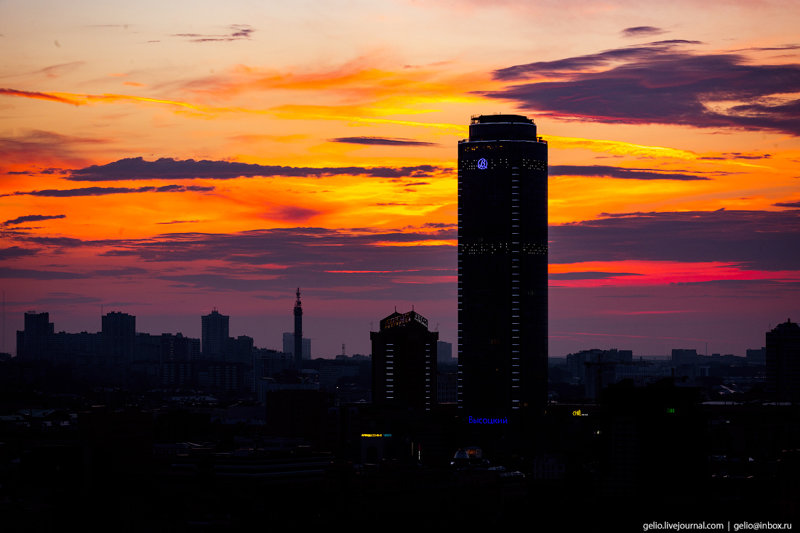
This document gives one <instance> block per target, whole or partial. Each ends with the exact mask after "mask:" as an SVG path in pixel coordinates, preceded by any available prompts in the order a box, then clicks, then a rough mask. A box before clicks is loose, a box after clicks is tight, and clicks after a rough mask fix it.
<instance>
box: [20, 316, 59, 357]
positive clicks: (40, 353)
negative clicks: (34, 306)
mask: <svg viewBox="0 0 800 533" xmlns="http://www.w3.org/2000/svg"><path fill="white" fill-rule="evenodd" d="M53 334H54V326H53V323H52V322H50V314H49V313H37V312H36V311H28V312H26V313H25V329H24V330H23V331H17V357H22V358H31V359H39V358H46V357H49V356H50V353H49V352H50V344H51V343H50V340H51V339H52V337H53Z"/></svg>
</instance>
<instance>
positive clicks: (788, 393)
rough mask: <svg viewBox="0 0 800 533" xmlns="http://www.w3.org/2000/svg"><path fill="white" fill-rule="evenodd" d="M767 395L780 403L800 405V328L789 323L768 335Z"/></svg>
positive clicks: (794, 323)
mask: <svg viewBox="0 0 800 533" xmlns="http://www.w3.org/2000/svg"><path fill="white" fill-rule="evenodd" d="M766 352H767V357H766V359H767V391H768V392H769V393H770V394H771V396H772V398H774V399H775V400H776V401H779V402H792V403H800V325H798V324H797V322H792V321H791V320H787V321H786V322H784V323H783V324H778V325H777V326H775V328H773V329H772V331H768V332H767V347H766Z"/></svg>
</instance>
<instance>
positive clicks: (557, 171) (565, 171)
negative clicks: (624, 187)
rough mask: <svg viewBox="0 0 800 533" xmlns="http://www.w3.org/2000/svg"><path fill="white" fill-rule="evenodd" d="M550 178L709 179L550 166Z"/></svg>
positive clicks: (646, 171)
mask: <svg viewBox="0 0 800 533" xmlns="http://www.w3.org/2000/svg"><path fill="white" fill-rule="evenodd" d="M548 173H549V175H550V176H601V177H610V178H620V179H630V180H682V181H695V180H707V179H709V178H706V177H703V176H697V175H694V174H677V173H669V172H664V171H661V170H654V169H645V168H625V167H612V166H605V165H552V166H550V167H549V169H548Z"/></svg>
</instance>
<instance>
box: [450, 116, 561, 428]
mask: <svg viewBox="0 0 800 533" xmlns="http://www.w3.org/2000/svg"><path fill="white" fill-rule="evenodd" d="M458 365H459V366H458V379H459V381H458V384H459V392H458V399H459V406H460V407H462V408H463V409H465V413H464V414H465V415H467V414H469V415H470V416H475V415H480V416H491V415H502V414H511V413H513V412H514V411H517V412H520V411H522V412H528V413H531V412H535V411H538V410H539V409H541V408H542V407H544V405H545V403H546V400H547V143H546V142H544V141H543V140H542V138H541V137H537V132H536V125H535V124H534V122H533V120H531V119H529V118H527V117H524V116H521V115H480V116H475V117H473V118H472V121H471V123H470V126H469V139H466V140H462V141H460V142H459V143H458Z"/></svg>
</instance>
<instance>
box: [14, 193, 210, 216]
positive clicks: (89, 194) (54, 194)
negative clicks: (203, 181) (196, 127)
mask: <svg viewBox="0 0 800 533" xmlns="http://www.w3.org/2000/svg"><path fill="white" fill-rule="evenodd" d="M213 190H214V187H202V186H198V185H189V186H184V185H164V186H163V187H149V186H148V187H81V188H79V189H43V190H41V191H17V192H14V193H11V194H3V195H0V196H20V195H29V196H48V197H54V198H69V197H73V196H105V195H107V194H129V193H142V192H188V191H194V192H208V191H213ZM51 218H62V217H51Z"/></svg>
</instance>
